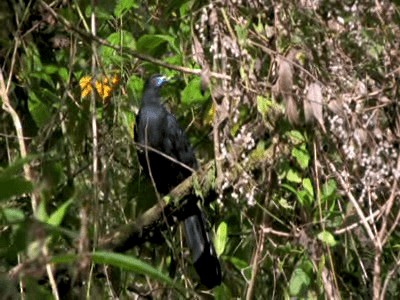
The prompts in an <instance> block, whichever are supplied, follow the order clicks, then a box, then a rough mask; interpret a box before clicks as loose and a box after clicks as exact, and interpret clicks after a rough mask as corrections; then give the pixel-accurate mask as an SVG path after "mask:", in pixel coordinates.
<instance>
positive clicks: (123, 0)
mask: <svg viewBox="0 0 400 300" xmlns="http://www.w3.org/2000/svg"><path fill="white" fill-rule="evenodd" d="M138 7H139V6H138V4H137V3H136V1H135V0H119V1H118V2H117V5H115V9H114V15H115V16H116V17H117V18H119V17H121V16H122V15H123V14H125V13H127V12H128V11H129V10H130V9H132V8H138Z"/></svg>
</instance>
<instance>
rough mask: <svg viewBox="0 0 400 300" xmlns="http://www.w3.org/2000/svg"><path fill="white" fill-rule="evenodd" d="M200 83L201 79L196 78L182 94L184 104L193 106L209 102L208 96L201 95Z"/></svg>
mask: <svg viewBox="0 0 400 300" xmlns="http://www.w3.org/2000/svg"><path fill="white" fill-rule="evenodd" d="M200 82H201V79H200V78H199V77H196V78H194V79H193V80H191V81H190V82H189V83H188V85H187V86H186V87H185V89H184V90H183V91H182V93H181V98H182V103H183V104H185V105H188V106H192V105H193V104H201V103H204V102H205V101H207V99H208V95H207V94H205V95H202V94H201V88H200V84H201V83H200Z"/></svg>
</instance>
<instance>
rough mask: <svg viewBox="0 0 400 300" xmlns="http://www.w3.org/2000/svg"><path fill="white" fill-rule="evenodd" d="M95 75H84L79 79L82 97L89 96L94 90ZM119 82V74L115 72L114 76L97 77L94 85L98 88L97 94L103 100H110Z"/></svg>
mask: <svg viewBox="0 0 400 300" xmlns="http://www.w3.org/2000/svg"><path fill="white" fill-rule="evenodd" d="M92 82H93V77H92V76H88V75H86V76H83V77H82V78H81V79H80V80H79V85H80V87H81V97H82V98H85V97H87V96H89V95H90V94H91V93H92V92H93V87H92ZM118 84H119V75H118V74H114V75H112V77H107V76H105V77H101V78H98V79H96V81H95V83H94V86H95V88H96V91H97V94H98V95H99V96H100V98H101V99H102V100H103V102H104V101H105V100H108V99H109V98H110V96H111V93H112V92H113V90H115V87H116V86H117V85H118Z"/></svg>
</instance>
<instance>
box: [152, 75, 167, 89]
mask: <svg viewBox="0 0 400 300" xmlns="http://www.w3.org/2000/svg"><path fill="white" fill-rule="evenodd" d="M167 81H168V80H167V78H166V77H165V76H157V77H154V78H153V85H154V86H155V87H161V86H162V85H163V84H164V83H166V82H167Z"/></svg>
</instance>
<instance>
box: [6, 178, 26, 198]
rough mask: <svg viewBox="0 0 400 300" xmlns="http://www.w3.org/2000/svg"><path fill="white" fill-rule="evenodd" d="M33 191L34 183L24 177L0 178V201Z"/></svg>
mask: <svg viewBox="0 0 400 300" xmlns="http://www.w3.org/2000/svg"><path fill="white" fill-rule="evenodd" d="M32 190H33V186H32V183H31V182H29V181H27V180H26V179H25V178H22V177H16V176H15V177H3V176H1V177H0V200H5V199H9V198H11V197H14V196H21V195H23V194H25V193H30V192H32Z"/></svg>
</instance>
